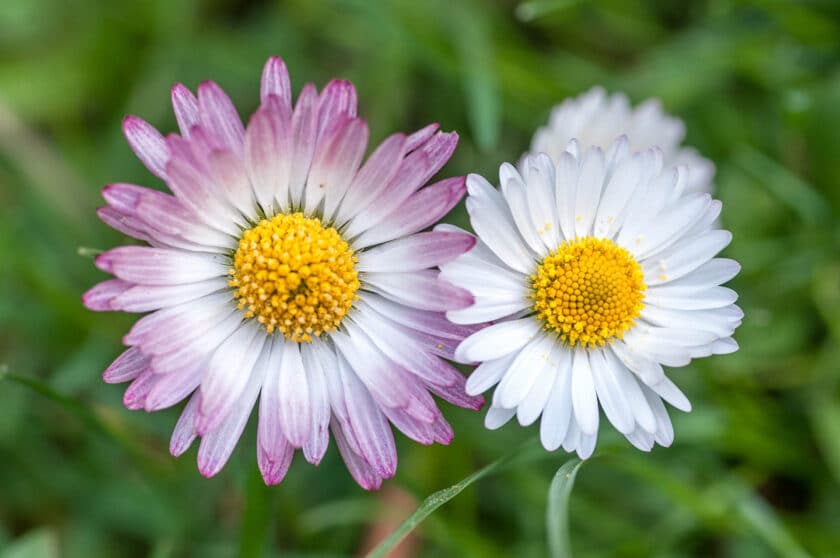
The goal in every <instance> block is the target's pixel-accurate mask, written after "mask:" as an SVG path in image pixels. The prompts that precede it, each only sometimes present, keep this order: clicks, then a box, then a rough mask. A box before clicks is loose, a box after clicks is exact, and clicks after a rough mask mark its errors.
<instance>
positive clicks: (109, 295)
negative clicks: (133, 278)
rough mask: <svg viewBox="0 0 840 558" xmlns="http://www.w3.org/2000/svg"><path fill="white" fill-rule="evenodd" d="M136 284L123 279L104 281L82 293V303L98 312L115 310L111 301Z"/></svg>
mask: <svg viewBox="0 0 840 558" xmlns="http://www.w3.org/2000/svg"><path fill="white" fill-rule="evenodd" d="M133 286H134V285H133V284H132V283H128V282H126V281H123V280H122V279H109V280H107V281H102V282H101V283H98V284H97V285H94V286H93V287H92V288H90V289H88V291H87V292H86V293H85V294H83V295H82V304H84V305H85V306H86V307H87V308H88V309H89V310H94V311H97V312H104V311H109V310H115V308H113V307H112V306H111V301H112V300H114V299H115V298H116V297H118V296H119V295H121V294H122V293H124V292H125V291H127V290H129V289H130V288H131V287H133Z"/></svg>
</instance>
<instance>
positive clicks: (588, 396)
mask: <svg viewBox="0 0 840 558" xmlns="http://www.w3.org/2000/svg"><path fill="white" fill-rule="evenodd" d="M572 409H573V410H574V413H575V421H576V422H577V425H578V426H579V427H580V430H581V432H582V433H584V434H594V433H596V432H598V398H597V395H596V392H595V383H594V381H593V379H592V365H591V364H590V362H589V355H588V354H587V351H586V350H584V349H575V351H574V355H573V356H572Z"/></svg>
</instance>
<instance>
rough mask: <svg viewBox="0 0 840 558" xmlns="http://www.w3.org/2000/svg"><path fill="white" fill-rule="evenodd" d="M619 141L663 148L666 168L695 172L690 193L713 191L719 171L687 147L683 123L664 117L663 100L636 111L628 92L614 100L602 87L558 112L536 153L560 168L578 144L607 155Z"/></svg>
mask: <svg viewBox="0 0 840 558" xmlns="http://www.w3.org/2000/svg"><path fill="white" fill-rule="evenodd" d="M619 136H627V140H628V141H629V142H630V150H631V151H634V152H636V151H643V150H645V149H650V148H652V147H659V149H661V150H662V155H663V157H664V160H665V165H666V166H671V165H687V166H689V167H691V175H690V176H689V177H688V183H687V184H686V186H685V188H686V191H688V192H710V191H711V190H712V179H713V178H714V175H715V166H714V165H713V164H712V162H711V161H709V160H708V159H706V158H704V157H702V156H700V154H698V153H697V151H695V150H694V149H692V148H690V147H683V146H682V141H683V138H684V137H685V126H684V125H683V123H682V121H681V120H680V119H678V118H674V117H673V116H671V115H669V114H667V113H666V112H664V111H663V110H662V105H661V104H660V103H659V101H658V100H657V99H648V100H647V101H645V102H643V103H642V104H640V105H639V106H637V107H635V108H634V107H632V106H631V105H630V101H629V100H628V99H627V96H626V95H624V94H623V93H614V94H612V95H608V94H607V93H606V91H604V90H603V89H602V88H600V87H593V88H592V89H590V90H589V91H587V92H586V93H583V94H581V95H579V96H577V97H573V98H570V99H566V100H564V101H563V102H562V103H560V104H559V105H557V106H556V107H554V109H552V111H551V116H550V117H549V120H548V124H547V125H546V126H544V127H541V128H539V129H538V130H537V132H536V133H535V134H534V138H533V140H531V151H530V154H532V155H535V154H537V153H547V154H548V155H549V156H550V157H551V158H552V160H553V161H554V162H555V163H556V162H558V159H559V157H560V156H561V155H562V154H563V152H564V151H565V150H566V145H568V143H569V141H571V140H572V139H575V140H577V142H578V145H579V146H580V148H581V149H586V148H588V147H591V146H595V147H600V148H601V149H604V150H606V149H607V148H609V146H610V145H611V144H612V143H613V142H614V141H615V140H616V139H617V138H618V137H619Z"/></svg>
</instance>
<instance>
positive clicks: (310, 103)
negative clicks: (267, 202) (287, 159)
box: [289, 83, 318, 206]
mask: <svg viewBox="0 0 840 558" xmlns="http://www.w3.org/2000/svg"><path fill="white" fill-rule="evenodd" d="M317 101H318V92H317V90H316V89H315V86H314V85H312V84H311V83H307V84H306V85H304V87H303V91H301V92H300V97H298V100H297V104H295V111H294V114H293V115H292V145H293V146H294V153H293V156H292V166H291V169H290V170H289V194H290V195H291V201H292V204H293V205H295V206H299V205H300V201H301V196H302V194H303V187H304V185H305V184H306V176H307V174H309V166H310V165H311V163H312V156H313V155H314V154H315V142H316V139H317V134H318V108H317V106H316V103H317Z"/></svg>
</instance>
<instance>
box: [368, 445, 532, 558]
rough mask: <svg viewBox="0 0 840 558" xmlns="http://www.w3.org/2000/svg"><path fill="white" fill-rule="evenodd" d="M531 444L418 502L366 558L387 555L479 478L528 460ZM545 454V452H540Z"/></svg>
mask: <svg viewBox="0 0 840 558" xmlns="http://www.w3.org/2000/svg"><path fill="white" fill-rule="evenodd" d="M532 445H533V441H531V442H528V443H526V444H525V445H524V446H522V447H520V448H518V449H517V450H515V451H513V452H511V453H509V454H507V455H505V456H502V457H500V458H499V459H497V460H496V461H494V462H493V463H491V464H489V465H487V466H486V467H484V468H483V469H479V470H478V471H476V472H475V473H473V474H471V475H469V476H468V477H466V478H465V479H464V480H462V481H460V482H458V483H456V484H453V485H452V486H450V487H448V488H444V489H443V490H438V491H437V492H435V493H434V494H431V495H430V496H427V497H426V499H425V500H423V503H421V504H420V507H418V508H417V509H416V510H415V511H414V513H412V514H411V515H410V516H409V517H408V518H407V519H406V520H405V521H403V522H402V524H400V526H399V527H397V529H396V530H395V531H394V532H393V533H391V534H390V535H388V537H387V538H386V539H385V540H384V541H382V542H381V543H379V544H378V545H377V546H376V547H375V548H374V549H373V550H371V551H370V553H369V554H368V555H367V558H383V557H384V556H387V555H388V553H389V552H390V551H391V550H393V549H394V548H395V547H396V546H397V545H398V544H400V542H401V541H402V540H403V539H404V538H405V537H407V536H408V534H409V533H411V532H412V531H413V530H414V529H416V528H417V526H418V525H420V524H421V523H422V522H423V520H425V519H426V518H427V517H429V516H430V515H431V514H432V513H434V511H435V510H437V509H438V508H439V507H441V506H442V505H444V504H445V503H447V502H448V501H450V500H451V499H452V498H454V497H455V496H457V495H458V494H460V493H461V492H462V491H463V490H464V489H465V488H467V487H468V486H470V485H471V484H473V483H474V482H476V481H477V480H480V479H482V478H484V477H486V476H488V475H490V474H492V473H495V472H498V471H499V470H500V469H502V468H503V467H505V466H507V465H510V464H511V462H514V461H516V462H517V463H519V462H523V461H526V460H530V457H533V452H529V451H528V450H529V449H530V446H532ZM542 454H545V452H542Z"/></svg>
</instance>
